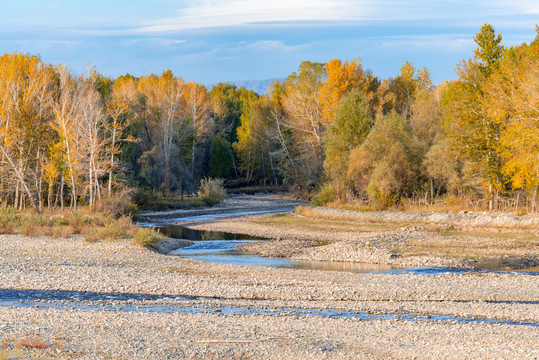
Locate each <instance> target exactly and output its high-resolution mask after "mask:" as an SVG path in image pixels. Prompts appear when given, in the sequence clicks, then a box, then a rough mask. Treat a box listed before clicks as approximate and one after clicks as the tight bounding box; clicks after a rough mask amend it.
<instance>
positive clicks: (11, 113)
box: [0, 53, 254, 211]
mask: <svg viewBox="0 0 539 360" xmlns="http://www.w3.org/2000/svg"><path fill="white" fill-rule="evenodd" d="M246 96H254V93H249V92H248V91H247V90H245V89H236V88H235V87H233V86H231V85H226V84H220V85H219V86H216V87H215V88H214V89H212V92H211V93H209V92H208V91H207V90H206V88H205V87H204V86H202V85H200V84H197V83H194V82H192V83H186V82H184V81H183V80H182V79H181V78H178V77H175V76H174V75H173V74H172V72H170V71H165V72H163V73H162V74H161V75H160V76H157V75H154V74H152V75H149V76H143V77H141V78H134V77H132V76H130V75H125V76H121V77H119V78H117V79H116V80H111V79H109V78H106V77H103V76H101V75H100V74H98V73H97V72H96V71H95V69H93V68H90V69H88V71H87V72H86V73H85V74H84V75H81V76H76V75H74V74H73V73H71V72H70V71H69V70H68V69H67V68H66V67H65V66H56V67H54V66H52V65H50V64H46V63H44V62H43V61H41V60H40V58H39V57H37V56H31V55H27V54H20V53H11V54H6V55H4V56H2V57H1V58H0V101H1V103H0V152H1V154H0V158H1V164H0V198H1V202H2V203H5V204H8V205H12V206H14V207H16V208H23V207H26V206H33V207H34V208H35V209H36V210H38V211H39V210H41V209H42V208H44V207H53V206H57V207H62V208H63V207H64V206H66V205H67V206H70V207H71V208H76V207H77V205H78V204H88V205H89V206H90V207H93V206H94V204H95V203H96V201H97V200H99V199H104V198H110V197H113V196H115V194H117V193H118V192H121V191H123V190H124V189H126V188H135V189H145V190H147V191H148V192H150V194H151V195H152V196H165V197H167V196H168V197H171V196H173V195H175V194H183V193H184V192H193V191H194V190H196V187H197V184H198V182H199V178H200V177H201V176H204V175H211V176H221V177H227V176H228V175H229V173H232V172H231V169H232V168H233V166H229V165H230V164H234V161H235V159H234V157H233V153H232V151H230V145H229V144H230V143H231V142H234V141H235V136H236V135H235V129H236V128H237V126H238V124H239V117H240V113H241V108H242V106H241V103H242V99H243V98H244V97H246ZM212 144H213V147H212V146H211V145H212ZM221 145H222V147H223V148H220V147H219V146H221ZM210 150H211V151H210ZM212 154H213V155H212ZM223 155H224V159H223V158H222V157H223Z"/></svg>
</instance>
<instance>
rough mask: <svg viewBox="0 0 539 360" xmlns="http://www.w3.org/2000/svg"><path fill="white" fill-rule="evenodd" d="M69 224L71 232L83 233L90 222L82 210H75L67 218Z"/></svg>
mask: <svg viewBox="0 0 539 360" xmlns="http://www.w3.org/2000/svg"><path fill="white" fill-rule="evenodd" d="M66 220H67V222H68V224H69V226H70V227H71V233H73V234H82V233H83V232H84V231H85V230H86V227H87V225H88V223H89V222H90V221H89V220H88V218H87V217H86V216H84V214H83V213H82V212H81V211H74V212H72V213H71V215H69V216H68V217H67V218H66Z"/></svg>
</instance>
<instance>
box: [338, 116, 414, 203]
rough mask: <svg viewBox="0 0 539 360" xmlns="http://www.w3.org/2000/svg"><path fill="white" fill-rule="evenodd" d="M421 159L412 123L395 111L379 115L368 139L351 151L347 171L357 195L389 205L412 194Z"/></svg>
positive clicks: (373, 201)
mask: <svg viewBox="0 0 539 360" xmlns="http://www.w3.org/2000/svg"><path fill="white" fill-rule="evenodd" d="M419 162H420V156H419V151H418V147H417V145H416V143H415V142H414V139H413V132H412V129H411V127H410V125H409V123H408V122H407V121H406V120H405V119H404V118H403V117H402V116H401V115H399V114H398V113H396V112H392V113H391V114H388V115H380V116H378V118H377V119H376V121H375V124H374V127H373V128H372V129H371V131H370V132H369V134H368V136H367V138H366V139H365V141H364V142H363V143H362V144H361V145H360V146H359V147H357V148H355V149H354V150H353V151H352V152H351V153H350V164H349V167H348V174H347V175H348V178H349V181H350V182H351V184H352V185H353V187H354V190H355V192H356V194H357V196H359V197H364V196H365V195H366V196H368V198H369V200H370V201H371V202H372V203H373V204H377V205H380V206H382V207H386V206H389V205H392V204H394V203H396V202H398V201H399V200H400V199H401V197H403V196H406V195H408V194H410V190H411V189H413V186H414V183H415V179H416V177H417V176H418V174H419Z"/></svg>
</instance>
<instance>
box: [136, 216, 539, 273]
mask: <svg viewBox="0 0 539 360" xmlns="http://www.w3.org/2000/svg"><path fill="white" fill-rule="evenodd" d="M285 211H290V209H277V210H267V211H250V212H238V213H226V214H209V215H200V216H189V217H183V218H175V219H167V220H160V221H157V222H146V223H139V225H140V226H145V227H154V228H156V229H158V230H159V231H160V232H161V233H163V234H164V235H166V236H168V237H172V238H176V239H187V240H191V241H193V242H194V244H193V245H191V246H188V247H184V248H179V249H176V250H174V251H172V252H171V254H172V255H178V256H182V257H186V258H190V259H195V260H201V261H206V262H212V263H219V264H232V265H247V266H267V267H276V268H290V269H309V270H325V271H347V272H364V273H386V274H405V273H409V274H416V275H437V274H443V273H469V272H503V273H506V272H513V271H507V270H499V269H494V268H493V269H483V270H472V269H458V268H447V267H408V268H406V267H399V266H392V265H381V264H367V263H351V262H331V261H307V260H291V259H288V258H277V257H262V256H259V255H256V254H253V253H249V252H246V251H242V250H239V249H238V248H240V247H241V245H243V244H246V243H248V242H253V241H260V240H264V238H260V237H256V236H251V235H245V234H237V233H228V232H222V231H209V230H195V229H191V228H187V227H185V226H182V225H178V224H175V223H178V222H179V223H185V222H192V221H202V220H213V219H217V218H224V217H235V216H245V215H253V214H264V213H272V212H285ZM515 271H517V270H515ZM518 272H519V273H525V274H529V275H539V269H537V268H528V269H521V270H518Z"/></svg>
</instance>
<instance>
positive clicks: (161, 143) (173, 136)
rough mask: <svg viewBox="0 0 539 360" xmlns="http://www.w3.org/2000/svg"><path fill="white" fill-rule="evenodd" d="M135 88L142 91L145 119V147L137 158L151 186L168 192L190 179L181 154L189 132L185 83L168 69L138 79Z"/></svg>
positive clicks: (143, 115) (182, 186)
mask: <svg viewBox="0 0 539 360" xmlns="http://www.w3.org/2000/svg"><path fill="white" fill-rule="evenodd" d="M138 91H140V93H141V94H142V98H140V101H142V102H143V106H141V107H140V109H141V110H140V111H142V113H141V114H139V116H141V117H143V118H144V119H145V127H144V132H143V136H145V138H146V140H145V142H144V143H145V146H146V148H145V149H144V152H143V154H142V156H141V157H140V160H139V161H140V162H141V164H142V166H143V170H142V172H143V174H142V175H143V177H144V178H145V181H147V183H148V184H149V185H150V186H151V187H152V188H153V189H159V190H161V192H162V193H164V194H168V195H170V194H171V193H172V192H173V191H174V190H176V189H183V188H184V187H185V186H186V184H188V183H190V182H191V181H192V179H191V178H190V172H189V171H187V166H186V162H185V159H184V157H183V156H182V155H181V150H182V146H184V145H185V143H184V142H185V139H186V137H187V134H188V131H187V127H188V115H187V113H186V104H185V96H184V94H185V82H184V81H183V79H181V78H177V77H175V76H174V74H173V73H172V71H170V70H168V71H164V72H163V73H162V74H161V76H157V75H155V74H152V75H149V76H145V77H142V78H140V80H139V82H138Z"/></svg>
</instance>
